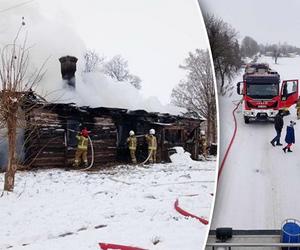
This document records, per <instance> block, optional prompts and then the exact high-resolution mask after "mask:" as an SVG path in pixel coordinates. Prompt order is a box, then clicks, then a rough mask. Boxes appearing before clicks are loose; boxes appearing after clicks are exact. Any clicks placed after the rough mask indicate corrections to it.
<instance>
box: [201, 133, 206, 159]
mask: <svg viewBox="0 0 300 250" xmlns="http://www.w3.org/2000/svg"><path fill="white" fill-rule="evenodd" d="M200 144H201V148H202V154H203V156H204V157H205V158H206V157H207V140H206V136H205V131H204V130H201V136H200Z"/></svg>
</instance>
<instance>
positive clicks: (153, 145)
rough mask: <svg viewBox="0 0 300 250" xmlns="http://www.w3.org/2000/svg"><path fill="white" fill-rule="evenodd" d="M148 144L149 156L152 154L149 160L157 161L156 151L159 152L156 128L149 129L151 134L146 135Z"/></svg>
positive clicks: (151, 161)
mask: <svg viewBox="0 0 300 250" xmlns="http://www.w3.org/2000/svg"><path fill="white" fill-rule="evenodd" d="M145 137H146V140H147V144H148V156H149V155H150V158H149V162H150V163H155V162H156V152H157V139H156V136H155V130H154V129H153V128H151V129H150V130H149V135H145Z"/></svg>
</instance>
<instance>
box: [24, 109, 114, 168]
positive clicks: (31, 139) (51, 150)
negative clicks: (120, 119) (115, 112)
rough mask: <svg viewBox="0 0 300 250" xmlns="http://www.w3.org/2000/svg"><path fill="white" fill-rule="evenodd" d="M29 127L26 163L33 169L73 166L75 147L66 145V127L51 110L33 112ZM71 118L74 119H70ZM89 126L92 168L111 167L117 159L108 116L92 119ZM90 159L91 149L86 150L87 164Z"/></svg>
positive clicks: (112, 130)
mask: <svg viewBox="0 0 300 250" xmlns="http://www.w3.org/2000/svg"><path fill="white" fill-rule="evenodd" d="M28 118H29V119H28V124H30V126H29V127H28V129H27V130H26V132H25V137H26V138H28V139H27V143H26V150H25V151H26V164H30V166H32V167H36V168H43V167H46V168H47V167H58V168H64V167H68V166H70V165H72V164H73V162H74V158H75V152H76V147H69V146H68V145H67V137H66V124H67V119H62V118H60V117H59V115H58V114H56V113H55V112H53V111H49V110H45V109H42V110H34V111H32V112H31V113H30V115H29V116H28ZM72 119H74V117H72ZM87 125H88V126H87V127H88V128H89V127H90V130H91V133H90V138H91V140H92V143H93V148H94V166H95V167H101V166H103V165H112V164H113V163H114V162H116V157H117V155H116V154H117V145H116V143H117V129H116V126H115V124H114V121H113V119H112V118H111V117H109V116H104V117H95V118H94V122H93V123H92V124H90V123H88V124H87ZM91 160H92V154H91V148H90V145H89V148H88V161H89V163H90V162H91Z"/></svg>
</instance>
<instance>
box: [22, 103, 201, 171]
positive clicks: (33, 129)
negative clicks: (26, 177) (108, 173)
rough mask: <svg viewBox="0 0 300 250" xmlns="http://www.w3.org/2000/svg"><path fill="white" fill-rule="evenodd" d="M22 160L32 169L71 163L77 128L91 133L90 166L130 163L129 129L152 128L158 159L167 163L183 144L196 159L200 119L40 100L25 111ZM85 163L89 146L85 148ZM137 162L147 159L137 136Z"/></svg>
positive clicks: (143, 143) (143, 130)
mask: <svg viewBox="0 0 300 250" xmlns="http://www.w3.org/2000/svg"><path fill="white" fill-rule="evenodd" d="M26 119H27V127H26V129H25V164H26V165H29V166H31V167H36V168H42V167H58V168H64V167H67V166H70V165H71V164H72V163H73V161H74V155H75V150H76V146H77V141H76V134H77V132H79V131H80V129H81V128H82V127H87V129H88V130H89V131H90V138H91V140H92V143H93V148H94V166H95V167H97V168H98V167H103V166H111V165H115V164H118V163H127V162H128V161H129V153H128V147H127V144H126V138H127V137H128V133H129V131H130V130H134V131H135V132H136V134H137V135H144V134H147V133H148V131H149V129H150V128H154V129H155V130H156V136H157V141H158V152H157V159H158V161H160V162H167V161H169V154H170V149H171V148H172V147H174V146H182V147H184V148H185V149H186V150H187V151H189V152H190V153H191V155H192V158H194V159H197V158H198V154H199V142H198V138H199V132H200V123H201V122H202V121H203V120H199V119H192V118H185V117H181V116H174V115H170V114H161V113H149V112H146V111H144V110H136V111H128V110H126V109H116V108H104V107H101V108H90V107H77V106H75V105H74V104H57V103H51V104H40V105H36V107H35V108H34V109H32V110H30V111H29V112H28V113H27V114H26ZM88 152H89V153H88V158H89V162H90V161H91V150H90V148H89V150H88ZM137 156H138V157H137V158H138V161H142V160H144V159H145V158H146V157H147V144H146V141H145V138H144V137H139V138H138V148H137Z"/></svg>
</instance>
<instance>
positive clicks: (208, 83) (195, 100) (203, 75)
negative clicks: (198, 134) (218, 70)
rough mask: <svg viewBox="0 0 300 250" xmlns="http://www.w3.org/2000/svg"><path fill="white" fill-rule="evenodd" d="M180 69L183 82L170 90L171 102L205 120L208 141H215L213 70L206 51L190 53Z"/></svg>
mask: <svg viewBox="0 0 300 250" xmlns="http://www.w3.org/2000/svg"><path fill="white" fill-rule="evenodd" d="M180 68H182V69H184V70H186V71H187V76H186V79H185V80H182V81H181V82H180V84H179V85H178V86H177V87H175V88H174V89H173V90H172V94H171V100H172V103H173V104H175V105H176V106H179V107H183V108H186V109H187V111H188V112H189V113H193V114H195V115H197V116H198V117H199V118H200V117H204V118H205V119H206V120H207V135H208V139H209V141H214V142H215V141H216V140H217V111H216V94H215V89H214V79H213V69H212V65H211V63H210V56H209V53H208V51H207V50H200V49H197V50H196V51H195V52H194V53H192V52H190V53H189V56H188V57H187V58H186V59H185V62H184V64H183V65H180Z"/></svg>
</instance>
